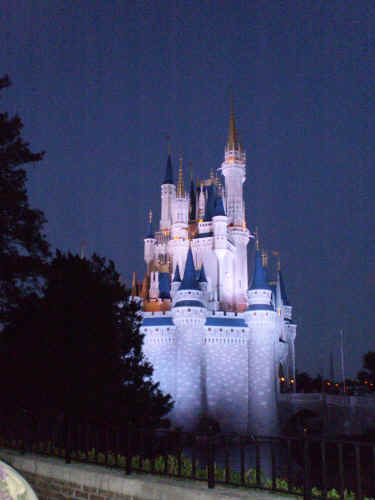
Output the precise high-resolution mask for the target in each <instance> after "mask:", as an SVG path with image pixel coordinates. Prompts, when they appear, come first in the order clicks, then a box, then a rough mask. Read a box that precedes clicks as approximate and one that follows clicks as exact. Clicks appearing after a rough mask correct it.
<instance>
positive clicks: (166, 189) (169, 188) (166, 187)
mask: <svg viewBox="0 0 375 500" xmlns="http://www.w3.org/2000/svg"><path fill="white" fill-rule="evenodd" d="M175 197H176V186H175V185H174V183H173V169H172V159H171V152H170V146H169V145H168V158H167V166H166V171H165V177H164V180H163V183H162V185H161V219H160V229H161V231H168V230H170V228H171V224H172V209H173V200H174V199H175Z"/></svg>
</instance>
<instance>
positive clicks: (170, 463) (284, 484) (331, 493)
mask: <svg viewBox="0 0 375 500" xmlns="http://www.w3.org/2000/svg"><path fill="white" fill-rule="evenodd" d="M40 444H41V445H43V443H40ZM43 446H44V445H43ZM43 446H42V449H43V451H44V452H45V451H46V450H45V449H44V448H43ZM35 451H38V450H35ZM65 453H66V450H65V449H62V448H56V447H53V446H52V445H51V443H49V444H48V446H47V454H48V455H51V456H57V457H62V458H64V457H65ZM71 458H72V460H80V461H88V462H91V463H98V464H102V465H109V466H111V467H113V466H116V465H117V466H118V467H122V468H124V467H126V457H125V456H124V455H121V454H115V453H109V454H108V455H107V457H106V456H105V454H104V453H101V452H97V451H96V450H95V449H94V448H92V449H91V450H89V451H88V452H87V456H86V454H85V453H84V452H82V451H78V452H74V453H72V455H71ZM180 459H181V469H180V476H179V478H186V479H191V478H193V464H192V462H191V460H190V459H189V458H188V457H186V456H185V455H183V454H182V455H181V457H180ZM166 460H167V468H166V469H165V461H166ZM131 464H132V470H133V472H145V473H151V472H152V473H155V474H158V475H161V476H163V475H168V476H178V474H179V468H178V459H177V457H176V456H174V455H167V456H166V457H164V456H160V455H158V456H156V457H155V458H154V464H153V466H152V463H151V460H150V459H149V458H143V459H142V458H141V457H140V456H139V455H137V456H133V457H132V460H131ZM195 471H196V472H195V476H196V479H198V480H207V479H208V469H207V467H206V466H204V467H202V465H201V464H200V463H199V461H198V460H196V462H195ZM214 474H215V481H216V482H220V483H225V470H224V469H222V468H220V467H217V465H216V463H215V464H214ZM260 484H261V488H262V489H269V490H271V489H272V480H271V479H270V478H265V476H264V475H263V474H260ZM231 485H233V486H240V485H241V474H240V473H239V472H236V471H234V470H232V469H230V470H229V483H228V484H226V486H231ZM255 486H257V481H256V471H255V469H253V468H249V469H248V470H247V471H245V487H247V488H249V487H255ZM275 486H276V489H277V490H278V491H279V492H280V493H283V492H285V493H288V494H289V495H290V493H292V494H294V495H299V496H301V495H302V494H303V490H302V488H301V487H299V486H296V485H295V484H294V483H291V484H289V483H288V480H287V479H286V478H276V480H275ZM322 493H323V492H322V490H320V489H319V488H317V487H316V486H313V487H312V496H313V498H314V497H316V498H322ZM343 493H344V499H345V500H354V499H355V493H354V492H353V491H349V490H348V489H345V490H344V492H343ZM327 498H329V499H332V500H336V499H338V498H340V493H339V491H338V490H336V489H335V488H331V489H330V490H328V491H327ZM364 500H371V499H370V498H369V497H364Z"/></svg>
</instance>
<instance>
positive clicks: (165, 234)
mask: <svg viewBox="0 0 375 500" xmlns="http://www.w3.org/2000/svg"><path fill="white" fill-rule="evenodd" d="M155 239H156V242H157V244H158V245H167V244H168V241H169V240H170V239H171V233H170V232H169V231H157V232H156V233H155Z"/></svg>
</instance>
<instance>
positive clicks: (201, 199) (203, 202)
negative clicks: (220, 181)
mask: <svg viewBox="0 0 375 500" xmlns="http://www.w3.org/2000/svg"><path fill="white" fill-rule="evenodd" d="M205 205H206V200H205V197H204V192H203V184H201V185H200V190H199V196H198V219H199V220H200V221H202V222H203V220H204V215H205V214H204V208H205Z"/></svg>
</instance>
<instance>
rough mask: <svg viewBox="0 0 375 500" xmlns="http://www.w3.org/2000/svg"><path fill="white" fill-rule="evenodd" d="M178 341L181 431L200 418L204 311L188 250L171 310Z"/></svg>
mask: <svg viewBox="0 0 375 500" xmlns="http://www.w3.org/2000/svg"><path fill="white" fill-rule="evenodd" d="M172 317H173V322H174V324H175V325H176V327H177V328H178V332H179V333H178V337H177V395H176V400H175V408H174V415H175V419H174V420H175V422H176V423H177V425H180V426H183V427H184V430H192V429H195V428H196V426H197V425H198V423H199V418H200V416H201V414H202V394H203V383H204V381H202V351H203V334H204V329H203V326H204V324H205V321H206V308H205V306H204V303H203V293H202V290H201V289H200V286H199V282H198V281H197V276H196V270H195V268H194V262H193V254H192V252H191V248H189V251H188V255H187V258H186V265H185V271H184V277H183V279H182V282H181V284H180V287H179V289H178V291H177V292H176V295H175V299H174V306H173V308H172Z"/></svg>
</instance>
